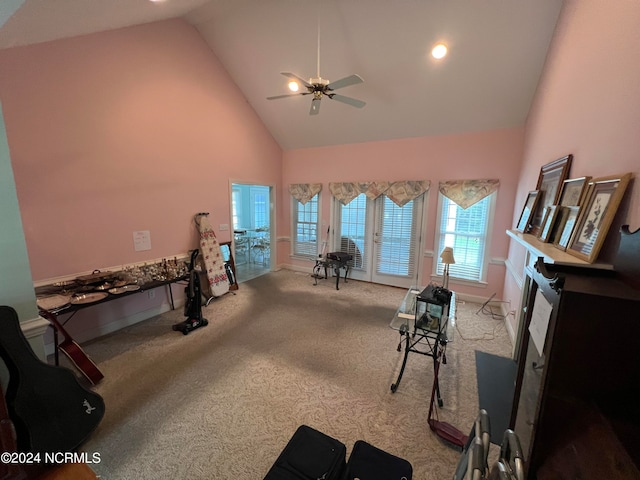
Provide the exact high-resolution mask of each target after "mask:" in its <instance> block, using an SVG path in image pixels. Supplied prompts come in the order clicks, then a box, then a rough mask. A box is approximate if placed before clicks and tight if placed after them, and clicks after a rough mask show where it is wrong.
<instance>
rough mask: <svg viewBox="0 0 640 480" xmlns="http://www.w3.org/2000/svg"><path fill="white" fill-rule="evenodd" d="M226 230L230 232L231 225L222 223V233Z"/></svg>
mask: <svg viewBox="0 0 640 480" xmlns="http://www.w3.org/2000/svg"><path fill="white" fill-rule="evenodd" d="M224 230H229V224H228V223H221V224H220V231H224Z"/></svg>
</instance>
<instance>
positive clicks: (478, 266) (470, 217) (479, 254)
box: [435, 193, 495, 282]
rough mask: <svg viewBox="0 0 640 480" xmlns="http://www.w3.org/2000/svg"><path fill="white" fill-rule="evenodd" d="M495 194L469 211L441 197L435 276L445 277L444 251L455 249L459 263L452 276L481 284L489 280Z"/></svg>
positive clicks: (455, 264) (451, 267) (453, 268)
mask: <svg viewBox="0 0 640 480" xmlns="http://www.w3.org/2000/svg"><path fill="white" fill-rule="evenodd" d="M494 205H495V193H493V194H491V195H489V196H487V197H485V198H483V199H482V200H480V201H479V202H478V203H476V204H475V205H472V206H470V207H469V208H467V209H466V210H464V209H462V208H461V207H459V206H458V205H457V204H455V203H454V202H452V201H451V200H449V199H448V198H447V197H445V196H444V195H442V194H440V224H439V231H438V233H437V238H436V245H437V248H436V252H435V254H436V262H435V273H436V274H437V275H442V274H443V272H444V264H443V263H442V261H441V259H440V252H442V250H443V249H444V247H451V248H453V256H454V258H455V261H456V263H454V264H452V265H451V266H450V268H449V275H450V276H451V277H454V278H457V279H463V280H470V281H475V282H481V281H484V280H485V279H486V270H487V268H486V265H487V238H488V233H489V223H490V219H491V217H492V216H493V209H494Z"/></svg>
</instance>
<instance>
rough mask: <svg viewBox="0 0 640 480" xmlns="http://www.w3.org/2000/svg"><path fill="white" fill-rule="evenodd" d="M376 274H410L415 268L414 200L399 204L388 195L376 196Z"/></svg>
mask: <svg viewBox="0 0 640 480" xmlns="http://www.w3.org/2000/svg"><path fill="white" fill-rule="evenodd" d="M379 201H380V207H381V208H380V209H379V211H378V212H379V213H378V215H379V216H378V231H377V232H376V240H377V244H378V245H377V246H378V253H377V260H378V261H377V267H376V273H379V274H385V275H401V276H407V275H412V274H413V271H414V263H415V262H414V255H413V251H414V244H415V241H416V235H414V228H413V227H414V222H413V216H414V215H413V213H414V202H413V200H412V201H410V202H408V203H407V204H405V205H404V206H402V207H399V206H398V205H396V204H395V203H394V202H392V201H391V200H389V198H388V197H386V196H383V197H380V198H379Z"/></svg>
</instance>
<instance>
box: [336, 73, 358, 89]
mask: <svg viewBox="0 0 640 480" xmlns="http://www.w3.org/2000/svg"><path fill="white" fill-rule="evenodd" d="M362 82H364V80H363V79H362V78H361V77H360V76H359V75H349V76H348V77H344V78H341V79H340V80H336V81H335V82H331V83H330V84H329V85H327V88H328V89H329V90H337V89H339V88H344V87H348V86H349V85H355V84H356V83H362Z"/></svg>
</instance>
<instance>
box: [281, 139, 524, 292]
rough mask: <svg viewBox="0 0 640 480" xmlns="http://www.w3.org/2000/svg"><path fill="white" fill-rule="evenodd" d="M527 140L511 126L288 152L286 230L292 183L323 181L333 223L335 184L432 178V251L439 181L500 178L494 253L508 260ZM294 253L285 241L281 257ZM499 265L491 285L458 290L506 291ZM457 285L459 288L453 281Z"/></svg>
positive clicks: (325, 208) (325, 207)
mask: <svg viewBox="0 0 640 480" xmlns="http://www.w3.org/2000/svg"><path fill="white" fill-rule="evenodd" d="M522 142H523V131H522V130H521V129H510V130H497V131H490V132H480V133H468V134H461V135H450V136H438V137H422V138H410V139H404V140H392V141H385V142H371V143H363V144H352V145H341V146H335V147H323V148H310V149H300V150H292V151H286V152H284V155H283V177H282V185H283V189H282V191H281V197H280V199H279V201H280V205H281V212H282V214H283V217H282V221H281V228H280V232H281V233H282V234H285V233H286V235H288V234H289V231H290V228H291V221H290V209H291V200H290V196H289V193H288V190H287V189H288V185H289V184H291V183H307V182H321V183H322V184H323V191H322V195H321V198H322V200H321V209H322V212H321V215H322V221H323V222H324V223H325V224H326V225H329V221H330V212H331V207H330V205H331V198H330V193H329V186H328V184H329V182H340V181H373V180H430V181H431V188H430V190H429V192H428V193H427V198H428V201H427V217H426V218H427V223H426V227H425V234H426V237H425V238H426V240H425V245H424V248H425V250H427V251H428V250H433V248H434V240H435V219H436V212H437V206H438V201H437V193H438V182H440V181H444V180H457V179H475V178H497V179H499V180H500V189H499V191H498V202H497V209H496V216H495V221H494V226H493V238H492V244H491V257H492V258H494V259H504V258H505V257H506V255H507V248H508V241H507V238H506V235H505V234H504V232H505V230H506V229H507V228H510V227H511V222H512V216H513V203H514V196H515V191H516V183H517V179H518V175H519V172H520V160H521V157H522V145H523V143H522ZM289 254H290V245H289V243H286V242H281V243H280V251H279V252H278V256H279V259H281V261H284V259H286V258H288V255H289ZM291 263H292V264H294V265H298V266H301V267H304V266H307V267H308V262H307V263H304V262H299V261H296V260H291ZM497 263H498V264H492V265H490V266H489V275H488V286H487V287H486V288H481V287H470V286H466V285H459V286H455V288H456V290H457V291H461V292H464V293H471V294H475V295H479V296H485V295H486V296H488V295H490V294H491V293H493V292H498V293H500V292H501V291H502V284H503V280H504V265H502V264H501V262H497ZM431 272H432V262H431V258H430V257H429V258H425V262H424V268H423V272H422V281H423V282H424V283H427V282H429V281H430V275H431ZM451 285H452V286H454V284H453V283H452V284H451ZM487 294H488V295H487Z"/></svg>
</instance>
